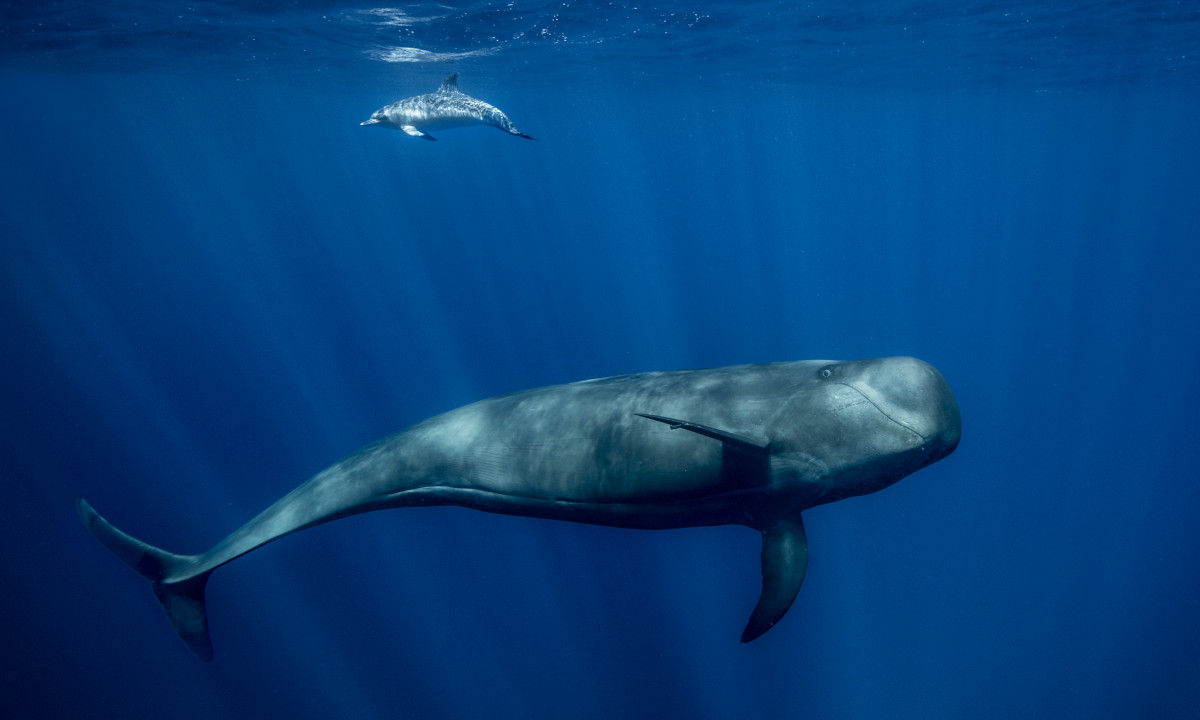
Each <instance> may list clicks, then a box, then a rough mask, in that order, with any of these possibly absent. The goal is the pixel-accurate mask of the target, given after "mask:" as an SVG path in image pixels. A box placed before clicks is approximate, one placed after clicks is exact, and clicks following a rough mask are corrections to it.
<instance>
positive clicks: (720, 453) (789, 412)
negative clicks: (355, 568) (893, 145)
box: [79, 357, 961, 660]
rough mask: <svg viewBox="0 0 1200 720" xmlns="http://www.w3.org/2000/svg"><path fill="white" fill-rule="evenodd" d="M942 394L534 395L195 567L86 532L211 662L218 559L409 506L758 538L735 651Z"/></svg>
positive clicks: (405, 447)
mask: <svg viewBox="0 0 1200 720" xmlns="http://www.w3.org/2000/svg"><path fill="white" fill-rule="evenodd" d="M960 433H961V420H960V418H959V412H958V405H957V404H956V403H955V400H954V396H953V395H952V394H951V392H950V388H949V386H948V385H947V384H946V381H945V380H944V379H943V378H942V376H941V374H939V373H938V371H937V370H935V369H934V368H933V367H931V366H929V365H927V364H926V363H924V362H921V361H920V360H916V359H914V358H904V357H899V358H883V359H879V360H863V361H858V362H829V361H820V360H811V361H803V362H788V363H770V364H764V365H742V366H736V367H726V368H713V369H708V370H684V371H675V372H658V373H645V374H641V375H625V376H621V377H613V378H604V379H599V380H587V381H584V382H578V383H572V384H569V385H557V386H552V387H544V388H537V389H534V390H526V391H524V392H518V393H513V394H511V395H504V396H502V397H495V398H490V399H487V400H481V401H479V402H477V403H474V404H472V405H467V406H465V407H461V408H458V409H457V410H452V411H450V412H447V413H444V414H442V415H438V416H436V417H433V418H430V419H428V420H426V421H424V422H422V423H419V424H417V425H414V426H413V427H411V428H409V429H408V430H405V431H403V432H400V433H398V434H396V435H393V436H392V437H390V438H387V439H385V440H383V441H381V442H379V443H376V444H375V445H372V446H370V447H368V448H366V449H364V450H362V451H360V452H358V453H356V454H354V455H351V456H350V457H348V458H346V459H345V460H343V461H341V462H339V463H337V464H336V465H333V466H332V467H329V468H327V469H325V470H323V471H322V472H320V473H318V474H317V475H315V476H314V477H313V478H312V479H310V480H309V481H308V482H306V483H304V484H303V485H301V486H300V487H298V488H296V489H295V490H293V491H292V492H291V493H289V494H288V495H286V496H284V497H283V498H282V499H280V500H279V501H277V502H276V503H275V504H274V505H272V506H270V507H269V508H267V509H266V510H264V511H263V512H262V513H261V514H259V515H258V517H256V518H254V519H253V520H251V521H250V522H248V523H246V524H245V525H244V526H242V527H241V528H239V529H238V530H236V531H235V532H234V533H233V534H231V535H229V536H228V537H227V538H225V539H224V540H222V541H221V542H219V543H217V544H216V545H215V546H214V547H213V548H212V549H210V550H209V551H208V552H206V553H203V554H200V555H176V554H173V553H169V552H166V551H164V550H160V549H159V548H156V547H154V546H152V545H148V544H146V543H144V542H142V541H140V540H137V539H135V538H133V537H131V536H129V535H127V534H125V533H123V532H122V531H120V530H118V529H117V528H116V527H114V526H113V525H112V524H110V523H109V522H108V521H106V520H105V519H104V518H102V517H101V516H100V515H99V514H98V513H96V511H95V510H93V509H92V507H91V506H90V505H89V504H88V503H87V502H86V501H84V500H80V501H79V512H80V515H81V517H82V518H83V521H84V523H85V525H86V526H87V527H88V529H89V530H90V531H91V532H92V534H93V535H95V536H96V538H97V539H98V540H99V541H100V542H101V543H102V544H104V546H105V547H107V548H108V549H109V550H111V551H112V552H113V553H114V554H115V555H116V556H117V557H119V558H120V559H121V560H123V561H124V562H125V563H126V564H128V565H130V566H131V567H133V568H134V569H135V570H137V571H138V572H139V573H141V574H142V575H143V576H145V577H146V578H148V579H149V580H151V581H152V583H153V587H154V591H155V594H156V595H157V596H158V599H159V601H160V602H161V603H162V605H163V608H164V609H165V610H166V612H167V616H168V617H169V618H170V620H171V623H172V625H173V626H174V627H175V630H176V632H178V633H179V635H180V637H182V638H183V640H184V641H185V642H186V643H187V644H188V646H189V647H190V648H191V649H192V651H193V652H195V653H196V655H198V656H199V657H200V658H202V659H204V660H208V659H210V658H211V657H212V644H211V642H210V640H209V636H208V621H207V618H206V614H205V607H204V586H205V583H206V582H207V580H208V577H209V574H210V573H212V571H213V570H215V569H216V568H218V567H220V566H221V565H224V564H225V563H227V562H229V561H231V560H233V559H235V558H237V557H239V556H240V555H243V554H245V553H247V552H250V551H251V550H253V549H255V548H257V547H261V546H262V545H265V544H266V543H269V542H271V541H273V540H277V539H279V538H281V537H283V536H284V535H288V534H290V533H293V532H296V531H298V530H303V529H305V528H308V527H312V526H313V525H317V524H320V523H324V522H328V521H330V520H334V519H337V518H341V517H346V516H348V515H354V514H357V513H362V512H367V511H370V510H380V509H384V508H393V507H405V506H414V505H460V506H464V507H469V508H475V509H478V510H486V511H489V512H498V513H506V514H511V515H525V516H530V517H541V518H555V519H560V520H572V521H576V522H585V523H594V524H599V525H612V526H617V527H629V528H680V527H692V526H704V525H725V524H737V525H745V526H748V527H751V528H754V529H756V530H758V531H760V532H761V533H762V537H763V547H762V577H763V582H762V595H761V597H760V598H759V601H758V605H757V606H756V607H755V608H754V612H753V613H752V615H751V617H750V621H749V623H748V624H747V625H746V629H745V631H744V632H743V633H742V641H743V642H749V641H750V640H753V639H755V638H756V637H758V636H759V635H762V634H763V633H764V632H766V631H767V630H769V629H770V628H771V627H772V626H773V625H774V624H775V623H776V622H778V621H779V619H780V618H782V617H783V615H784V613H786V612H787V610H788V608H789V607H790V606H791V604H792V601H793V600H794V599H795V597H796V593H797V592H798V591H799V589H800V585H801V583H802V582H803V581H804V574H805V570H806V568H807V566H808V541H807V539H806V537H805V533H804V524H803V522H802V520H801V517H800V514H801V512H802V511H803V510H805V509H807V508H810V507H813V506H814V505H820V504H823V503H828V502H833V501H834V500H839V499H842V498H846V497H851V496H854V495H861V494H864V493H869V492H874V491H876V490H879V489H881V488H884V487H887V486H888V485H891V484H892V483H894V482H896V481H897V480H899V479H900V478H902V477H904V476H905V475H908V474H910V473H912V472H914V471H916V470H918V469H920V468H922V467H925V466H926V465H929V464H930V463H933V462H935V461H937V460H939V459H941V458H943V457H945V456H946V455H949V454H950V452H952V451H953V450H954V448H955V447H956V446H957V445H958V441H959V436H960Z"/></svg>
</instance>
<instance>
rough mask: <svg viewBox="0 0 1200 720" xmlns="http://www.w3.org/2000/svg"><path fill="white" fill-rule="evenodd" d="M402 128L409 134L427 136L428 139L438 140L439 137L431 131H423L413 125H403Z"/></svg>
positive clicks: (420, 136)
mask: <svg viewBox="0 0 1200 720" xmlns="http://www.w3.org/2000/svg"><path fill="white" fill-rule="evenodd" d="M400 129H401V130H403V131H404V132H406V133H408V134H409V135H412V136H413V137H419V138H425V139H426V140H437V138H435V137H434V136H432V135H430V134H429V133H424V132H421V131H420V130H418V129H416V128H415V127H413V126H412V125H401V126H400Z"/></svg>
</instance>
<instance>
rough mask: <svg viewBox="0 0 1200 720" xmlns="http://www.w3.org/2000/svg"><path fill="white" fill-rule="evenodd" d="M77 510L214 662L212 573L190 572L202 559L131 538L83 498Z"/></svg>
mask: <svg viewBox="0 0 1200 720" xmlns="http://www.w3.org/2000/svg"><path fill="white" fill-rule="evenodd" d="M77 508H78V510H79V516H80V517H81V518H83V524H84V525H86V526H87V529H88V530H89V531H91V533H92V535H94V536H95V537H96V539H97V540H99V541H100V544H102V545H104V547H106V548H108V549H109V550H110V551H111V552H112V554H113V555H116V556H117V557H118V558H120V559H121V561H122V562H124V563H125V564H126V565H128V566H129V567H131V568H133V569H134V570H137V571H138V572H139V573H141V575H142V576H143V577H145V578H146V579H148V580H150V581H151V582H152V583H154V594H155V595H157V596H158V601H159V602H160V603H162V606H163V610H165V611H166V613H167V617H168V618H169V619H170V620H171V625H172V626H173V627H174V628H175V632H177V633H179V637H181V638H182V639H183V641H184V642H185V643H187V646H188V647H189V648H191V650H192V652H194V653H195V654H196V656H197V657H199V658H200V659H201V660H204V661H208V660H212V655H213V650H212V641H211V640H209V637H208V616H207V614H206V612H205V609H204V586H205V584H207V583H208V576H209V574H210V573H211V572H212V570H211V569H209V570H202V571H201V572H199V573H196V574H189V570H190V569H192V568H195V567H196V566H198V565H199V564H200V563H199V557H198V556H196V555H176V554H174V553H169V552H167V551H166V550H160V549H159V548H156V547H154V546H153V545H149V544H147V543H144V542H142V541H141V540H138V539H137V538H135V537H132V536H130V535H127V534H125V533H123V532H121V531H120V530H118V529H117V528H116V527H114V526H113V525H112V523H110V522H108V521H107V520H105V519H104V518H103V517H101V516H100V513H98V512H96V511H95V510H93V509H92V506H91V505H89V504H88V502H87V501H86V500H83V499H80V500H79V502H78V503H77Z"/></svg>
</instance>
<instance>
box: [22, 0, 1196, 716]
mask: <svg viewBox="0 0 1200 720" xmlns="http://www.w3.org/2000/svg"><path fill="white" fill-rule="evenodd" d="M0 20H2V22H0V25H2V29H0V60H2V63H0V103H3V105H2V107H3V112H0V330H2V332H3V335H2V345H0V348H2V352H0V423H2V425H0V437H2V438H3V439H2V440H0V442H2V443H3V446H2V447H0V473H2V474H0V482H2V487H3V489H4V499H3V508H4V510H3V518H4V519H3V522H2V523H0V548H3V550H2V552H3V561H4V570H5V577H4V593H3V599H2V600H0V631H2V636H0V647H2V648H3V652H2V658H3V666H2V667H0V703H2V705H0V712H3V713H4V715H5V716H7V717H128V718H134V717H148V718H152V717H172V718H213V717H221V718H259V719H261V718H329V717H358V718H374V717H404V718H409V717H411V718H472V717H496V718H563V717H573V718H608V717H654V718H733V717H761V718H766V717H795V718H880V717H888V718H963V717H971V718H1011V717H1045V718H1062V717H1078V718H1102V717H1112V718H1127V717H1161V718H1169V717H1195V716H1196V712H1197V710H1196V708H1197V707H1200V683H1198V682H1197V678H1200V524H1198V522H1197V517H1198V516H1200V472H1198V470H1197V468H1198V467H1200V437H1198V432H1197V430H1198V425H1200V423H1198V422H1197V417H1198V415H1197V412H1198V407H1200V249H1198V247H1197V241H1198V240H1200V132H1198V128H1200V123H1198V121H1197V117H1198V115H1200V8H1198V6H1197V5H1196V4H1195V3H1190V2H1161V1H1157V2H1139V3H1116V2H1081V1H1080V2H1063V3H1052V4H1042V3H1031V2H1025V3H1021V2H1012V3H1003V2H988V3H979V2H971V3H928V2H899V3H895V2H861V3H839V2H810V3H782V2H721V3H703V4H698V3H653V4H646V5H643V4H638V3H630V2H554V3H549V2H547V3H526V2H510V3H490V2H474V3H445V4H442V3H437V4H434V3H421V4H412V5H409V4H405V5H397V6H394V7H386V8H372V7H370V6H369V5H351V4H346V3H345V2H260V3H249V2H213V1H211V0H210V1H207V2H193V3H186V4H185V3H157V2H153V3H152V2H149V1H148V0H140V1H136V2H130V1H126V0H122V1H120V2H105V3H77V2H43V3H5V4H3V5H0ZM451 72H458V73H459V87H460V89H462V90H463V91H464V92H466V93H468V94H470V95H473V96H476V97H479V98H482V99H484V100H487V101H489V102H491V103H493V104H495V105H497V106H498V107H500V108H501V109H502V110H504V111H505V112H506V113H507V114H508V115H509V117H510V118H511V119H512V120H513V122H514V123H515V124H516V125H517V126H518V127H519V128H521V130H522V131H524V132H527V133H529V134H530V135H533V136H534V137H536V138H538V141H537V142H527V141H524V140H520V139H518V138H514V137H511V136H507V135H504V134H502V133H499V132H496V131H495V130H493V129H488V128H465V129H457V130H449V131H442V132H436V133H434V134H435V135H436V136H437V137H438V138H439V142H437V143H430V142H424V141H421V140H418V139H414V138H410V137H407V136H405V135H404V134H403V133H400V132H396V131H385V130H381V129H377V128H364V127H360V126H359V123H360V122H361V121H363V120H365V119H366V118H367V117H368V116H369V115H370V113H371V112H372V111H373V110H375V109H376V108H379V107H380V106H383V105H385V104H387V103H390V102H392V101H394V100H397V99H400V98H402V97H406V96H409V95H414V94H419V93H424V92H430V91H432V90H433V89H435V88H436V87H437V86H438V84H439V83H440V82H441V81H442V79H443V78H444V77H445V76H446V75H448V74H449V73H451ZM884 355H915V356H917V357H920V358H922V359H924V360H927V361H929V362H930V363H932V364H933V365H935V366H936V367H938V368H939V369H940V370H941V372H942V373H943V374H944V375H945V377H946V378H947V380H948V381H949V382H950V385H951V387H952V388H953V389H954V391H955V393H956V395H957V398H958V401H959V404H960V407H961V410H962V415H963V423H964V435H963V441H962V444H961V445H960V447H959V449H958V450H957V451H956V452H955V453H954V454H953V455H951V456H950V457H949V458H947V459H946V460H944V461H942V462H939V463H937V464H935V465H933V466H931V467H929V468H927V469H925V470H922V471H920V472H919V473H917V474H915V475H913V476H912V477H909V478H907V479H905V480H904V481H903V482H900V483H899V484H897V485H896V486H894V487H892V488H889V489H887V490H886V491H883V492H880V493H877V494H874V495H868V496H865V497H861V498H855V499H852V500H848V501H845V502H839V503H835V504H832V505H827V506H822V507H818V508H815V509H813V510H810V511H808V512H806V513H805V519H806V524H807V527H808V538H809V543H810V549H811V556H810V557H811V560H810V566H809V573H808V577H807V580H806V582H805V585H804V587H803V589H802V590H801V592H800V595H799V597H798V599H797V600H796V603H795V605H794V606H793V607H792V609H791V611H790V613H789V614H788V615H787V617H786V618H785V619H784V620H783V621H782V622H781V623H780V624H779V625H778V626H777V627H775V628H774V629H773V630H772V631H771V632H769V633H767V634H766V635H765V636H764V637H762V638H761V639H760V640H758V641H756V642H754V643H751V644H749V645H741V644H740V643H739V642H738V634H739V633H740V631H741V629H742V626H743V625H744V623H745V620H746V617H747V616H748V614H749V612H750V610H751V608H752V607H753V605H754V602H755V600H756V599H757V596H758V591H759V583H760V580H759V537H758V534H757V533H756V532H754V531H751V530H748V529H746V528H741V527H721V528H699V529H688V530H674V531H653V532H652V531H636V530H620V529H612V528H602V527H592V526H585V525H576V524H570V523H562V522H552V521H544V520H532V519H526V518H518V517H505V516H497V515H488V514H485V513H480V512H474V511H470V510H463V509H456V508H429V509H404V510H392V511H387V512H378V513H370V514H366V515H361V516H356V517H353V518H349V519H344V520H339V521H337V522H335V523H330V524H327V525H323V526H320V527H318V528H314V529H310V530H307V531H305V532H303V533H299V534H297V535H294V536H291V537H288V538H286V539H285V540H283V541H281V542H278V543H273V544H271V545H269V546H267V547H265V548H263V549H261V550H259V551H257V552H254V553H252V554H250V555H248V556H246V557H244V558H242V559H240V560H238V561H237V562H234V563H232V564H230V565H228V566H226V567H224V568H222V569H221V570H220V571H218V572H217V573H215V574H214V575H213V578H212V580H211V581H210V583H209V585H208V609H209V620H210V630H211V634H212V638H213V643H214V645H215V649H216V659H215V660H214V662H212V663H210V664H204V663H201V662H198V661H197V660H196V658H194V657H193V656H192V654H191V653H190V652H189V651H188V649H187V648H186V646H185V645H184V644H183V643H181V642H180V641H179V639H178V638H177V637H176V636H175V635H174V633H173V632H172V631H171V629H170V627H169V625H168V623H167V622H166V620H165V618H164V617H163V613H162V610H161V609H160V608H159V606H158V603H157V601H156V600H155V598H154V596H153V594H152V593H151V592H150V589H149V587H148V583H146V582H145V581H143V580H142V579H141V578H139V577H138V576H137V575H136V574H135V573H133V572H131V571H130V570H129V569H128V568H126V567H124V566H123V565H122V564H121V563H120V562H119V561H117V560H116V559H115V558H114V557H112V556H111V555H110V554H109V553H108V552H107V551H106V550H105V549H104V548H103V547H102V546H101V545H99V544H98V543H97V542H95V540H94V539H93V538H91V537H90V536H89V535H88V533H87V531H86V530H85V529H84V528H83V526H82V524H81V523H80V521H79V518H78V517H77V515H76V512H75V509H74V503H75V501H76V499H77V498H79V497H86V498H87V499H88V500H89V501H90V502H91V503H92V504H93V505H95V507H96V508H97V510H99V511H100V512H101V513H103V514H104V515H105V516H106V517H108V518H109V519H110V520H111V521H113V522H114V523H115V524H116V525H117V526H118V527H120V528H122V529H123V530H125V531H127V532H129V533H131V534H132V535H134V536H136V537H138V538H142V539H145V540H146V541H148V542H151V543H154V544H156V545H159V546H161V547H164V548H166V549H169V550H173V551H177V552H200V551H202V550H204V549H206V548H208V547H209V546H211V545H212V544H213V543H214V542H216V541H217V540H218V539H220V538H222V537H224V536H225V535H226V534H227V533H229V532H230V531H232V530H233V529H235V528H236V527H238V526H239V525H241V524H242V523H243V522H245V521H246V520H248V519H249V518H250V517H252V516H253V515H255V514H256V513H257V512H258V511H259V510H261V509H262V508H264V507H265V506H267V505H268V504H270V503H271V502H273V501H274V500H275V499H276V498H278V497H280V496H282V495H283V494H285V493H286V492H288V491H289V490H291V489H292V488H293V487H295V486H296V485H298V484H300V483H301V482H302V481H304V480H305V479H306V478H307V477H309V476H311V475H312V474H314V473H315V472H317V471H319V470H321V469H322V468H324V467H326V466H328V465H330V464H332V463H334V462H336V461H337V460H339V459H340V458H342V457H344V456H345V455H348V454H349V453H351V452H353V451H354V450H356V449H358V448H360V447H362V446H364V445H366V444H368V443H370V442H373V441H375V440H377V439H379V438H382V437H384V436H386V435H388V434H390V433H392V432H395V431H396V430H399V429H401V428H403V427H405V426H408V425H410V424H412V423H415V422H417V421H420V420H422V419H424V418H426V417H428V416H431V415H433V414H436V413H439V412H442V411H445V410H448V409H451V408H454V407H457V406H459V405H463V404H466V403H468V402H471V401H474V400H477V399H480V398H483V397H487V396H491V395H497V394H501V393H505V392H510V391H514V390H520V389H523V388H527V387H534V386H539V385H548V384H555V383H562V382H570V381H574V380H579V379H584V378H590V377H599V376H607V375H615V374H621V373H629V372H641V371H648V370H662V369H674V368H691V367H709V366H718V365H728V364H736V363H748V362H763V361H776V360H794V359H808V358H834V359H857V358H867V357H878V356H884Z"/></svg>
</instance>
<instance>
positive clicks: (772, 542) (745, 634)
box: [742, 515, 808, 643]
mask: <svg viewBox="0 0 1200 720" xmlns="http://www.w3.org/2000/svg"><path fill="white" fill-rule="evenodd" d="M806 570H808V538H806V537H805V535H804V522H803V521H802V520H801V519H800V516H799V515H797V516H796V517H795V518H788V519H786V520H780V521H778V522H776V523H775V524H774V525H771V526H770V527H768V528H767V529H766V530H763V546H762V579H763V581H762V596H761V597H760V598H759V599H758V605H756V606H755V607H754V612H753V613H752V614H751V615H750V622H748V623H746V629H745V630H743V631H742V642H744V643H748V642H750V641H751V640H754V639H755V638H757V637H759V636H760V635H762V634H763V633H765V632H766V631H768V630H770V629H771V628H772V627H773V626H774V625H775V623H777V622H779V619H780V618H782V617H783V615H784V613H786V612H787V611H788V608H789V607H791V606H792V601H793V600H795V599H796V593H798V592H800V585H801V584H802V583H803V582H804V573H805V571H806Z"/></svg>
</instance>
